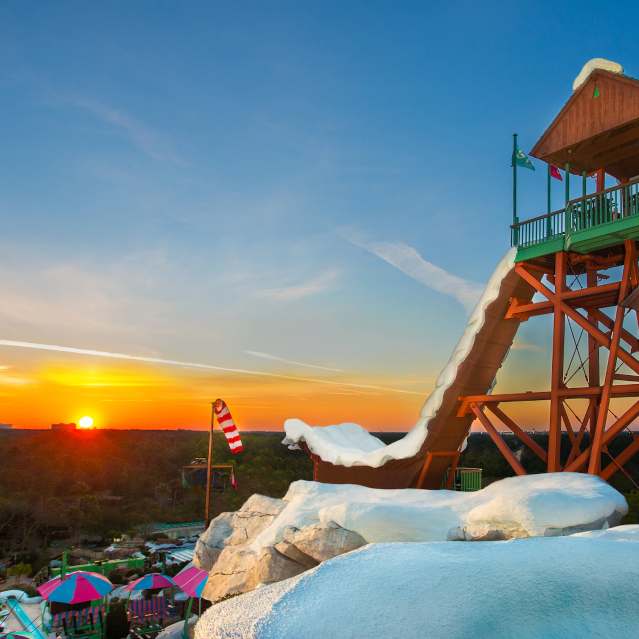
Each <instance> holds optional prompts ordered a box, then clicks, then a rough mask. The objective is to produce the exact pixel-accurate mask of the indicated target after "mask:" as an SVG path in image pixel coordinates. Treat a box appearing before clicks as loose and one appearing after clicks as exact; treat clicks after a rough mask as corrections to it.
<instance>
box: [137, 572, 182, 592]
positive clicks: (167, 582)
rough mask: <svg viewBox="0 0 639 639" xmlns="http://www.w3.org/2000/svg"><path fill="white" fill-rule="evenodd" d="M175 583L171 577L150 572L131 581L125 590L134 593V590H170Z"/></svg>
mask: <svg viewBox="0 0 639 639" xmlns="http://www.w3.org/2000/svg"><path fill="white" fill-rule="evenodd" d="M173 586H175V582H174V581H173V579H171V577H169V576H167V575H163V574H161V573H159V572H151V573H149V574H148V575H144V576H143V577H140V578H139V579H136V580H135V581H132V582H131V583H130V584H129V585H128V586H126V590H128V591H129V592H134V591H136V590H159V589H161V588H172V587H173Z"/></svg>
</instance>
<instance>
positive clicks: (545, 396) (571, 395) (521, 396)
mask: <svg viewBox="0 0 639 639" xmlns="http://www.w3.org/2000/svg"><path fill="white" fill-rule="evenodd" d="M602 388H603V387H602V386H580V387H575V388H562V389H561V390H560V391H559V395H560V397H562V398H564V399H590V398H592V397H595V398H596V397H598V396H599V395H601V392H602ZM610 393H611V395H612V396H613V397H639V384H617V385H615V386H613V387H612V388H611V389H610ZM550 395H551V393H550V391H528V392H526V393H500V394H495V395H460V397H459V401H460V405H459V409H458V410H457V417H464V416H465V415H468V414H469V413H470V412H471V410H470V405H471V404H472V403H476V404H479V405H484V404H485V405H489V404H501V403H502V402H506V403H510V402H534V401H544V400H546V401H547V400H549V399H550Z"/></svg>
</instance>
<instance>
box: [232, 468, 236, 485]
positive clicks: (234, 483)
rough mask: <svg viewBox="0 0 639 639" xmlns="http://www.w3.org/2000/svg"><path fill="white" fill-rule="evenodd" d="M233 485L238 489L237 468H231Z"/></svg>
mask: <svg viewBox="0 0 639 639" xmlns="http://www.w3.org/2000/svg"><path fill="white" fill-rule="evenodd" d="M231 486H232V487H233V490H237V478H236V477H235V468H233V469H232V470H231Z"/></svg>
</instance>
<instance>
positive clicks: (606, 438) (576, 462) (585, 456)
mask: <svg viewBox="0 0 639 639" xmlns="http://www.w3.org/2000/svg"><path fill="white" fill-rule="evenodd" d="M637 416H639V401H638V402H635V403H634V404H633V405H632V406H631V407H630V408H629V409H628V410H627V411H625V412H624V413H623V415H621V417H620V418H619V419H618V420H617V421H616V422H615V423H614V424H613V425H612V426H610V428H608V429H607V430H606V431H605V432H604V434H603V441H602V446H605V445H606V444H609V443H610V442H611V441H612V440H613V439H614V438H615V437H616V436H617V435H618V434H619V433H620V432H621V431H622V430H623V429H624V428H626V426H628V425H629V424H631V423H632V422H633V421H634V420H635V419H636V418H637ZM591 449H592V445H590V446H588V448H586V450H584V451H583V452H582V453H580V454H579V455H578V456H577V457H576V458H575V459H573V460H572V461H571V462H570V463H569V464H566V467H565V468H564V470H566V471H571V472H578V471H579V470H580V469H581V468H582V467H583V466H584V465H585V464H586V463H588V460H589V459H590V451H591Z"/></svg>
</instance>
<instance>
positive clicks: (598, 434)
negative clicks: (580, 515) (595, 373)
mask: <svg viewBox="0 0 639 639" xmlns="http://www.w3.org/2000/svg"><path fill="white" fill-rule="evenodd" d="M624 248H625V256H624V265H623V275H622V280H621V288H620V289H619V300H618V304H617V310H616V311H615V324H614V326H613V329H612V333H611V335H610V351H609V353H608V363H607V365H606V376H605V378H604V383H603V387H602V390H601V402H600V406H599V413H598V414H597V423H596V425H595V436H594V438H593V441H592V445H591V453H590V461H589V463H588V472H589V473H590V474H591V475H598V474H599V473H600V472H601V452H602V448H603V438H604V432H605V430H606V418H607V417H608V406H609V405H610V393H611V389H612V383H613V381H614V374H615V367H616V365H617V355H618V352H619V340H620V338H621V329H622V328H623V319H624V313H625V309H624V307H623V306H621V304H620V303H621V301H622V300H623V299H624V298H625V297H626V295H627V294H628V291H629V288H630V287H629V283H630V269H631V264H632V260H633V256H634V253H635V251H634V240H626V241H625V242H624Z"/></svg>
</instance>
